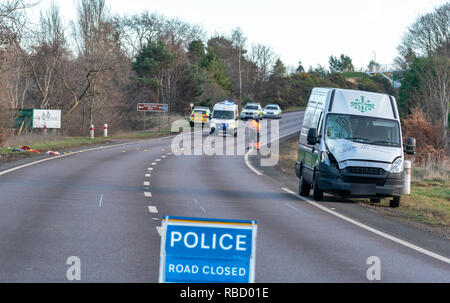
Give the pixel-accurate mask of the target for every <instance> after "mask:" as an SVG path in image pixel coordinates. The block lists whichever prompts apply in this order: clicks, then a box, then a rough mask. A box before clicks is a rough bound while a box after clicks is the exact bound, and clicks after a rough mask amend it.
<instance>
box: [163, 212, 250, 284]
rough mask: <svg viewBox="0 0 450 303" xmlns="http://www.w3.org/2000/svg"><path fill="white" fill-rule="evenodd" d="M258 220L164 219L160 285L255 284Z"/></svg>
mask: <svg viewBox="0 0 450 303" xmlns="http://www.w3.org/2000/svg"><path fill="white" fill-rule="evenodd" d="M257 229H258V227H257V224H256V221H244V220H222V219H203V218H202V219H200V218H184V217H164V219H163V222H162V236H161V251H160V265H159V279H158V280H159V282H160V283H190V282H191V283H254V282H255V254H256V234H257Z"/></svg>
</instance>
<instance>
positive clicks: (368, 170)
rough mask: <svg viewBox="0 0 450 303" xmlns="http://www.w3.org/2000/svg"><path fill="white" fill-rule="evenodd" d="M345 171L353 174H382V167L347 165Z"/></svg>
mask: <svg viewBox="0 0 450 303" xmlns="http://www.w3.org/2000/svg"><path fill="white" fill-rule="evenodd" d="M347 172H348V173H350V174H355V175H373V176H381V175H383V174H384V169H382V168H378V167H356V166H354V167H347Z"/></svg>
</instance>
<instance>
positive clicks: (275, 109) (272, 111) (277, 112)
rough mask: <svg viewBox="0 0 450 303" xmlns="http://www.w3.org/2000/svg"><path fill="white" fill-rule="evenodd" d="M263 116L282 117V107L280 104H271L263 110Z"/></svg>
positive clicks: (270, 117)
mask: <svg viewBox="0 0 450 303" xmlns="http://www.w3.org/2000/svg"><path fill="white" fill-rule="evenodd" d="M263 117H264V118H269V119H281V108H280V107H279V106H278V104H269V105H267V106H266V107H265V108H264V110H263Z"/></svg>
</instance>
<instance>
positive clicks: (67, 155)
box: [0, 135, 177, 176]
mask: <svg viewBox="0 0 450 303" xmlns="http://www.w3.org/2000/svg"><path fill="white" fill-rule="evenodd" d="M176 136H177V135H175V136H169V137H164V138H158V139H151V140H142V141H138V142H130V143H122V144H114V145H110V146H101V147H94V148H88V149H84V150H80V151H75V152H69V153H67V154H63V155H60V156H54V157H51V158H46V159H41V160H36V161H33V162H30V163H27V164H23V165H19V166H16V167H13V168H10V169H6V170H3V171H1V172H0V176H2V175H6V174H8V173H10V172H13V171H16V170H19V169H22V168H25V167H28V166H32V165H36V164H38V163H42V162H46V161H51V160H55V159H60V158H64V157H69V156H72V155H76V154H81V153H84V152H88V151H95V150H101V149H110V148H115V147H121V146H127V145H133V144H134V145H136V144H142V143H147V142H148V143H150V142H157V141H162V140H166V139H171V138H175V137H176Z"/></svg>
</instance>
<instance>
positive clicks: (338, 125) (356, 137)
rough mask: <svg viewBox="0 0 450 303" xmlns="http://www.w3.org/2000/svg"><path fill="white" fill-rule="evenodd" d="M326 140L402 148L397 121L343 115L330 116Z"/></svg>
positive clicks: (327, 122) (327, 123)
mask: <svg viewBox="0 0 450 303" xmlns="http://www.w3.org/2000/svg"><path fill="white" fill-rule="evenodd" d="M325 137H326V140H327V141H328V140H339V139H342V140H349V141H352V142H356V143H362V144H371V145H379V146H391V147H400V146H401V145H400V127H399V124H398V122H397V121H395V120H387V119H380V118H376V117H364V116H353V115H342V114H328V116H327V121H326V132H325Z"/></svg>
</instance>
